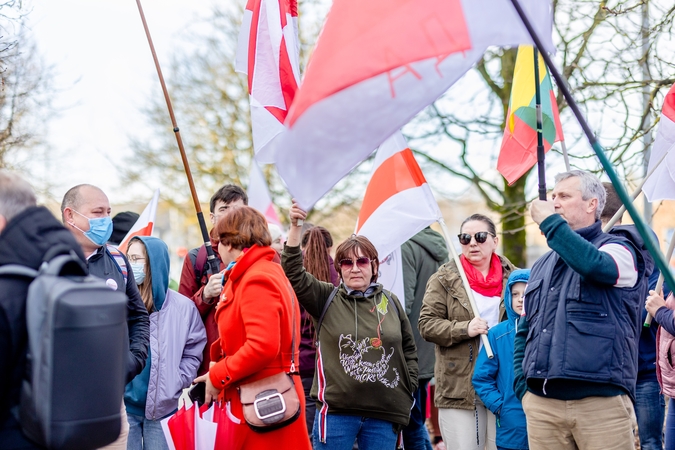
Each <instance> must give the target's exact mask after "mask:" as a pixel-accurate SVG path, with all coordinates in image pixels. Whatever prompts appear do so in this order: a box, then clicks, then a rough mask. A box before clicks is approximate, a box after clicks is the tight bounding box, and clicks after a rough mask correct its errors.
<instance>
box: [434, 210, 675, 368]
mask: <svg viewBox="0 0 675 450" xmlns="http://www.w3.org/2000/svg"><path fill="white" fill-rule="evenodd" d="M437 221H438V223H439V225H440V226H441V230H443V236H444V237H445V245H446V246H447V247H448V251H449V252H450V254H451V255H452V259H453V260H454V261H455V265H456V266H457V272H459V276H460V277H461V278H462V284H464V290H465V291H466V295H467V297H469V305H470V306H471V310H472V311H473V315H474V317H478V318H479V319H480V313H479V312H478V305H477V304H476V299H474V298H473V292H472V291H471V286H470V285H469V279H468V278H467V277H466V273H465V272H464V267H463V266H462V262H461V261H460V260H459V255H458V254H457V250H455V246H454V245H453V244H452V241H451V240H450V232H449V231H448V227H447V226H446V225H445V220H443V218H442V217H439V218H438V219H437ZM674 240H675V239H674ZM480 340H481V342H482V343H483V347H484V348H485V353H486V354H487V357H488V358H489V359H492V358H494V356H495V355H494V353H493V352H492V347H490V341H489V340H488V338H487V334H481V335H480Z"/></svg>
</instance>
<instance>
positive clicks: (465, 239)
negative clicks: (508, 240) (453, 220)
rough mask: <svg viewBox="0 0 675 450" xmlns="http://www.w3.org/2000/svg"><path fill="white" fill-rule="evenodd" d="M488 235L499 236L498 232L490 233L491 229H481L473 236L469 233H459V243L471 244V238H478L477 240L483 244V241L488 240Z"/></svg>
mask: <svg viewBox="0 0 675 450" xmlns="http://www.w3.org/2000/svg"><path fill="white" fill-rule="evenodd" d="M488 235H490V236H492V237H497V235H496V234H494V233H490V232H489V231H479V232H478V233H476V234H474V235H473V236H471V235H470V234H469V233H461V234H458V235H457V237H458V238H459V243H460V244H462V245H469V244H470V243H471V238H472V237H473V238H476V242H477V243H479V244H482V243H483V242H485V241H487V237H488Z"/></svg>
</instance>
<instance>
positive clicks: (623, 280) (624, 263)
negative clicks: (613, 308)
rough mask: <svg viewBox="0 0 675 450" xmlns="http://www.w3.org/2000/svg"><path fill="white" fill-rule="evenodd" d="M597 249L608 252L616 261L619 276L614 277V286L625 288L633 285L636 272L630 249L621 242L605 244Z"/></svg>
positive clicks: (636, 275) (635, 280)
mask: <svg viewBox="0 0 675 450" xmlns="http://www.w3.org/2000/svg"><path fill="white" fill-rule="evenodd" d="M599 250H600V251H601V252H605V253H608V254H609V255H610V256H611V257H612V259H614V262H615V263H616V269H617V270H618V272H619V277H618V278H617V279H616V283H614V287H618V288H625V287H633V286H635V283H636V282H637V278H638V273H637V268H636V265H635V259H634V258H633V254H632V253H631V251H630V250H628V249H627V248H626V247H624V246H623V245H621V244H605V245H603V246H602V247H600V249H599Z"/></svg>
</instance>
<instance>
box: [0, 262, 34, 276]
mask: <svg viewBox="0 0 675 450" xmlns="http://www.w3.org/2000/svg"><path fill="white" fill-rule="evenodd" d="M37 274H38V271H37V270H35V269H31V268H30V267H27V266H22V265H20V264H7V265H5V266H2V267H0V276H19V277H26V278H31V279H32V278H35V277H36V276H37Z"/></svg>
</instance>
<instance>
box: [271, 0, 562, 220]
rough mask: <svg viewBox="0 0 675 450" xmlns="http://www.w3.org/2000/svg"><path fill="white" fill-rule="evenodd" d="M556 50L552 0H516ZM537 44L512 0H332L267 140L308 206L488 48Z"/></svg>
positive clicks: (281, 169)
mask: <svg viewBox="0 0 675 450" xmlns="http://www.w3.org/2000/svg"><path fill="white" fill-rule="evenodd" d="M520 4H521V6H522V7H523V8H524V10H525V13H526V14H527V16H528V18H529V20H530V22H531V23H532V24H533V25H534V27H535V29H536V31H537V33H538V34H539V36H541V38H542V40H543V41H544V46H545V48H544V49H542V51H549V52H553V51H555V50H554V46H553V43H552V40H551V26H552V17H553V15H552V9H551V1H550V0H520ZM527 43H532V40H531V39H530V36H529V34H528V32H527V30H526V29H525V27H524V26H523V24H522V22H521V20H520V18H519V17H518V15H517V14H516V11H515V9H514V7H513V4H512V3H511V1H510V0H367V1H357V0H334V2H333V5H332V7H331V10H330V13H329V14H328V16H327V19H326V23H325V24H324V27H323V30H322V31H321V34H320V36H319V39H318V41H317V44H316V47H315V49H314V52H313V54H312V56H311V59H310V60H309V63H308V65H307V69H306V70H305V74H304V78H303V82H302V85H301V87H300V90H299V91H298V92H297V94H296V95H295V98H294V100H293V104H292V105H291V109H290V111H289V113H288V116H287V118H286V121H285V122H284V124H285V126H286V127H287V130H286V131H285V132H284V133H282V134H280V135H278V136H277V137H276V138H275V139H274V141H273V142H272V143H271V145H273V146H274V147H275V150H274V157H275V163H276V165H277V170H278V171H279V174H280V175H281V177H282V178H283V179H284V181H285V183H286V185H287V187H288V189H289V191H290V192H291V194H293V197H294V198H295V199H296V200H297V201H298V203H299V204H300V205H301V206H302V207H304V208H305V209H308V208H309V207H311V206H312V205H313V204H314V203H315V202H316V201H317V200H318V199H319V198H321V197H322V196H323V195H324V194H325V193H326V192H328V190H330V188H331V187H333V186H334V185H335V183H337V182H338V181H339V180H340V179H342V178H343V177H344V176H345V175H346V174H347V173H349V171H350V170H352V169H353V168H354V167H356V165H358V164H359V163H360V162H361V161H363V160H364V159H366V158H367V157H368V156H369V155H370V154H371V153H372V152H373V150H374V149H375V148H377V147H378V146H379V145H380V144H381V143H382V142H384V141H385V140H386V139H387V138H388V137H389V136H391V135H392V134H393V133H394V132H396V130H398V129H400V128H401V127H402V126H403V125H405V124H406V123H408V122H409V121H410V119H411V118H413V117H414V116H415V114H417V113H418V112H420V111H421V110H422V109H424V108H425V107H426V106H427V105H429V104H430V103H432V102H434V101H435V100H436V99H438V97H440V96H441V95H442V94H443V93H444V92H445V91H446V90H447V89H448V88H449V87H450V86H452V85H453V84H454V83H455V82H456V81H457V80H458V79H459V78H460V77H461V76H462V75H463V74H464V73H465V72H466V71H467V70H469V69H470V68H471V67H472V66H473V65H474V64H475V63H476V62H477V61H479V60H480V58H481V57H482V56H483V53H484V52H485V50H486V49H487V48H488V47H490V46H517V45H520V44H527Z"/></svg>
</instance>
